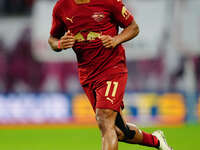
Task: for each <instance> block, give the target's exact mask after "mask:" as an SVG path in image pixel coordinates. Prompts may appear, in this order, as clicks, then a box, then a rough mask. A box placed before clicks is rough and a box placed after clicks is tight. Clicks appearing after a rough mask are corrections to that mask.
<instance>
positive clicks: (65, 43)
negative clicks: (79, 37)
mask: <svg viewBox="0 0 200 150" xmlns="http://www.w3.org/2000/svg"><path fill="white" fill-rule="evenodd" d="M74 43H75V38H74V36H73V34H72V33H71V32H70V31H69V30H68V31H67V32H66V33H65V35H64V36H62V37H61V38H60V48H61V49H68V48H72V47H73V46H74Z"/></svg>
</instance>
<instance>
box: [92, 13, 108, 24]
mask: <svg viewBox="0 0 200 150" xmlns="http://www.w3.org/2000/svg"><path fill="white" fill-rule="evenodd" d="M92 18H93V19H94V20H95V21H96V22H101V21H102V20H103V19H104V18H105V15H104V13H103V12H95V13H94V14H93V15H92Z"/></svg>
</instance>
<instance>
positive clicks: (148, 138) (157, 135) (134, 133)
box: [115, 112, 172, 150]
mask: <svg viewBox="0 0 200 150" xmlns="http://www.w3.org/2000/svg"><path fill="white" fill-rule="evenodd" d="M123 123H124V124H123ZM115 124H116V126H115V130H116V133H117V136H118V139H119V141H121V142H126V143H130V144H139V145H143V146H148V147H154V148H157V149H159V150H172V148H171V147H169V146H168V145H167V143H166V140H165V137H164V136H163V133H162V132H161V131H156V132H154V133H153V134H149V133H145V132H143V131H141V130H140V129H139V128H137V127H136V125H134V124H131V123H126V122H125V119H124V118H123V115H122V112H120V113H118V114H117V117H116V122H115Z"/></svg>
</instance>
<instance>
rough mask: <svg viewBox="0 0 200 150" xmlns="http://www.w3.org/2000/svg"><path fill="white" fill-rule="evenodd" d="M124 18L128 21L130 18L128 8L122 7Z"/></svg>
mask: <svg viewBox="0 0 200 150" xmlns="http://www.w3.org/2000/svg"><path fill="white" fill-rule="evenodd" d="M122 16H123V17H124V18H125V19H126V20H127V19H128V18H129V16H130V13H129V11H128V10H127V9H126V7H122Z"/></svg>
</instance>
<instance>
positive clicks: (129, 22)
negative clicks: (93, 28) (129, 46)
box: [100, 0, 139, 48]
mask: <svg viewBox="0 0 200 150" xmlns="http://www.w3.org/2000/svg"><path fill="white" fill-rule="evenodd" d="M110 2H111V3H110V10H111V14H112V18H113V19H114V20H115V22H116V24H117V25H119V26H120V27H122V28H124V29H123V31H122V32H121V33H120V34H118V35H116V36H114V37H111V36H109V35H102V36H101V37H100V39H101V40H102V43H103V45H104V46H105V47H106V48H114V47H116V46H117V45H118V44H121V43H123V42H126V41H128V40H131V39H133V38H134V37H136V36H137V35H138V33H139V27H138V25H137V24H136V22H135V20H134V17H133V15H132V14H131V13H130V12H129V11H128V10H127V9H126V7H125V6H124V4H123V2H122V1H121V0H110Z"/></svg>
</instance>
